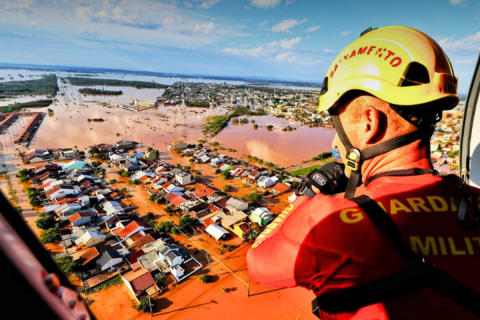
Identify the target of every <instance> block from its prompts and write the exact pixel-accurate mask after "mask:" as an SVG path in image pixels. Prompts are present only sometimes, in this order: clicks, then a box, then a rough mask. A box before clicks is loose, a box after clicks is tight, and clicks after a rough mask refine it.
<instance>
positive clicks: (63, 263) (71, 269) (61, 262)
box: [55, 256, 80, 276]
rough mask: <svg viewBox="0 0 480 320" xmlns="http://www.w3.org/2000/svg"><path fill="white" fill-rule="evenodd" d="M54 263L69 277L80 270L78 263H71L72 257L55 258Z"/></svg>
mask: <svg viewBox="0 0 480 320" xmlns="http://www.w3.org/2000/svg"><path fill="white" fill-rule="evenodd" d="M55 262H56V263H57V264H58V266H59V267H60V270H62V272H63V273H64V274H65V275H66V276H68V275H70V274H71V273H75V272H77V271H79V269H80V265H79V263H78V262H77V261H73V257H72V256H62V257H59V258H55Z"/></svg>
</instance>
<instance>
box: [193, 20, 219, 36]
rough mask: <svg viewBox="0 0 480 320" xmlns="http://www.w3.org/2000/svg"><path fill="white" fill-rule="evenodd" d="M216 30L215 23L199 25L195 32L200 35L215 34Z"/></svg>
mask: <svg viewBox="0 0 480 320" xmlns="http://www.w3.org/2000/svg"><path fill="white" fill-rule="evenodd" d="M214 30H215V23H213V22H208V23H202V24H197V25H196V26H195V32H198V33H204V34H211V33H213V32H214Z"/></svg>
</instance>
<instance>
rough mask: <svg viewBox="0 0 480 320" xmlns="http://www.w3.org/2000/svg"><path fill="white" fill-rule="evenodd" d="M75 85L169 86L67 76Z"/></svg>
mask: <svg viewBox="0 0 480 320" xmlns="http://www.w3.org/2000/svg"><path fill="white" fill-rule="evenodd" d="M66 79H67V80H68V81H69V82H70V83H71V84H72V85H74V86H111V87H134V88H137V89H143V88H148V89H165V88H167V87H168V86H167V85H165V84H160V83H156V82H147V81H133V80H117V79H97V78H82V77H67V78H66Z"/></svg>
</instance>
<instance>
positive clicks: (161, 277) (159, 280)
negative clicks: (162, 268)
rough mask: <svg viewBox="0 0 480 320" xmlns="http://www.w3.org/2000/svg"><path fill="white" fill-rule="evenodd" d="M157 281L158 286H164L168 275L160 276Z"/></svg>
mask: <svg viewBox="0 0 480 320" xmlns="http://www.w3.org/2000/svg"><path fill="white" fill-rule="evenodd" d="M155 281H156V282H157V284H159V285H161V286H163V285H164V284H165V281H167V275H165V274H162V273H161V274H159V275H158V277H157V279H155Z"/></svg>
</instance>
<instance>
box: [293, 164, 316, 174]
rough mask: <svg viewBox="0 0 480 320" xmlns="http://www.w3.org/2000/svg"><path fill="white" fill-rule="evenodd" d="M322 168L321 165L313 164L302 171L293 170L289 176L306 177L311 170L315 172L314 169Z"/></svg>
mask: <svg viewBox="0 0 480 320" xmlns="http://www.w3.org/2000/svg"><path fill="white" fill-rule="evenodd" d="M322 166H323V164H315V165H313V166H310V167H306V168H302V169H298V170H293V171H292V172H291V174H292V175H294V176H307V175H308V174H309V173H310V172H312V171H313V170H316V169H320V168H321V167H322Z"/></svg>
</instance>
